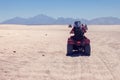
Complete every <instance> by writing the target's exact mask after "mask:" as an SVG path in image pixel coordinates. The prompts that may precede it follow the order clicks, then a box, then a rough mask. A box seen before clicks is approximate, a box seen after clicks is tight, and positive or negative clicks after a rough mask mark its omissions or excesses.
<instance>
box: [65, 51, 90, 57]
mask: <svg viewBox="0 0 120 80" xmlns="http://www.w3.org/2000/svg"><path fill="white" fill-rule="evenodd" d="M66 56H70V57H79V56H90V55H86V54H84V53H82V52H77V51H76V52H73V53H71V54H66Z"/></svg>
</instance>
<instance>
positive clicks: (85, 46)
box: [67, 36, 91, 56]
mask: <svg viewBox="0 0 120 80" xmlns="http://www.w3.org/2000/svg"><path fill="white" fill-rule="evenodd" d="M90 52H91V47H90V40H89V39H88V38H86V37H85V36H84V38H83V39H81V40H74V39H73V36H71V37H70V38H68V41H67V56H69V55H72V54H74V53H75V54H80V55H86V56H90Z"/></svg>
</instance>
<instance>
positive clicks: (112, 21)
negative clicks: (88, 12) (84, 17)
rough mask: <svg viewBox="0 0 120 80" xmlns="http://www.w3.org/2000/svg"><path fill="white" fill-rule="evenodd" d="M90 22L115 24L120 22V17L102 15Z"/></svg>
mask: <svg viewBox="0 0 120 80" xmlns="http://www.w3.org/2000/svg"><path fill="white" fill-rule="evenodd" d="M89 24H99V25H106V24H107V25H115V24H120V19H119V18H116V17H101V18H96V19H92V20H90V21H89Z"/></svg>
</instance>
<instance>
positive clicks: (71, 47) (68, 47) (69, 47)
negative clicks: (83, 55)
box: [67, 44, 73, 55]
mask: <svg viewBox="0 0 120 80" xmlns="http://www.w3.org/2000/svg"><path fill="white" fill-rule="evenodd" d="M72 53H73V45H71V44H67V55H71V54H72Z"/></svg>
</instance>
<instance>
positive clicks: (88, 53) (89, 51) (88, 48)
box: [85, 44, 91, 56]
mask: <svg viewBox="0 0 120 80" xmlns="http://www.w3.org/2000/svg"><path fill="white" fill-rule="evenodd" d="M90 53H91V47H90V44H88V45H86V46H85V55H86V56H90Z"/></svg>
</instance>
